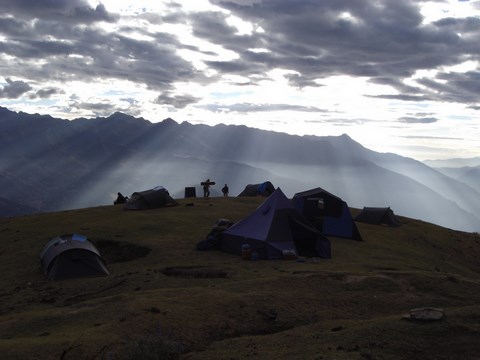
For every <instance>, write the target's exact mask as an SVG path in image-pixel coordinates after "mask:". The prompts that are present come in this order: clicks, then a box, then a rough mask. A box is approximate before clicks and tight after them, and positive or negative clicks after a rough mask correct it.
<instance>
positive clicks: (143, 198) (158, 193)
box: [123, 186, 178, 210]
mask: <svg viewBox="0 0 480 360" xmlns="http://www.w3.org/2000/svg"><path fill="white" fill-rule="evenodd" d="M176 205H178V203H177V202H176V201H175V200H174V199H173V198H172V197H171V196H170V194H169V193H168V191H167V190H166V189H165V188H164V187H163V186H157V187H155V188H153V189H150V190H145V191H139V192H134V193H133V194H132V196H131V197H130V198H129V199H128V201H127V202H126V203H125V205H124V206H123V208H124V209H125V210H146V209H157V208H161V207H166V206H176Z"/></svg>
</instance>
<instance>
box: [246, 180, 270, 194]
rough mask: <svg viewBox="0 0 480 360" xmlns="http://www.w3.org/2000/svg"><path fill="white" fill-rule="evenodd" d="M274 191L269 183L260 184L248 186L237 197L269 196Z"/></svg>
mask: <svg viewBox="0 0 480 360" xmlns="http://www.w3.org/2000/svg"><path fill="white" fill-rule="evenodd" d="M274 191H275V186H273V184H272V183H271V182H270V181H265V182H263V183H260V184H249V185H247V186H245V189H243V191H242V192H241V193H240V194H239V195H238V196H257V195H260V196H265V197H267V196H270V195H271V194H272V193H273V192H274Z"/></svg>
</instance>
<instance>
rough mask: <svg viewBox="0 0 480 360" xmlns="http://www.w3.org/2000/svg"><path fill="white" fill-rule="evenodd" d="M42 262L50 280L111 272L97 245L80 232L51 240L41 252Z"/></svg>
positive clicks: (104, 274)
mask: <svg viewBox="0 0 480 360" xmlns="http://www.w3.org/2000/svg"><path fill="white" fill-rule="evenodd" d="M40 262H41V264H42V266H43V269H44V272H45V275H47V277H48V278H49V279H50V280H64V279H70V278H78V277H92V276H106V275H108V274H109V273H108V270H107V268H106V267H105V263H104V261H103V259H102V257H101V255H100V252H99V251H98V250H97V248H96V247H95V245H93V244H92V243H91V242H90V241H89V240H88V239H87V238H86V237H85V236H83V235H79V234H68V235H61V236H57V237H55V238H54V239H52V240H50V241H49V242H48V243H47V245H46V246H45V248H44V249H43V251H42V252H41V253H40Z"/></svg>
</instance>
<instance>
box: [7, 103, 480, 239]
mask: <svg viewBox="0 0 480 360" xmlns="http://www.w3.org/2000/svg"><path fill="white" fill-rule="evenodd" d="M0 150H1V157H0V189H1V190H0V191H1V192H0V216H4V217H5V216H18V215H22V214H29V213H38V212H50V211H59V210H68V209H75V208H82V207H93V206H99V205H109V204H112V203H113V200H114V199H115V197H116V194H117V192H122V193H123V194H124V195H130V194H131V193H133V192H135V191H142V190H147V189H150V188H153V187H155V186H157V185H162V186H164V187H166V188H167V189H168V190H169V191H170V194H171V195H172V196H173V197H183V195H184V190H185V187H192V186H195V187H196V188H197V196H200V195H201V193H200V191H201V188H200V182H201V181H204V180H206V179H211V180H212V181H215V182H216V185H215V186H213V187H212V189H211V194H212V196H220V194H221V192H220V189H221V187H222V186H223V184H225V183H227V184H228V185H229V187H230V195H231V196H236V195H238V194H239V193H240V192H241V191H242V190H243V189H244V187H245V186H246V185H247V184H255V183H261V182H264V181H267V180H268V181H271V182H272V183H273V184H274V186H275V187H281V188H282V190H283V191H284V192H285V194H287V196H293V195H294V194H295V193H296V192H301V191H304V190H308V189H311V188H315V187H321V188H323V189H325V190H327V191H329V192H331V193H333V194H335V195H337V196H339V197H341V198H342V199H343V200H345V201H346V202H347V203H348V205H349V206H350V207H357V208H362V207H364V206H378V207H387V206H389V207H391V208H392V209H393V210H394V212H395V213H396V214H399V215H403V216H407V217H411V218H417V219H421V220H424V221H428V222H432V223H435V224H438V225H441V226H444V227H449V228H453V229H456V230H463V231H471V232H478V231H480V188H479V184H480V182H479V179H480V159H479V162H477V163H475V162H473V163H469V166H468V167H460V168H458V167H457V168H452V167H445V166H442V165H444V164H439V165H440V166H439V167H438V168H437V167H434V166H435V165H434V164H430V165H427V163H423V162H420V161H417V160H414V159H411V158H407V157H402V156H399V155H396V154H392V153H379V152H375V151H372V150H369V149H367V148H365V147H363V146H362V145H361V144H359V143H357V142H355V141H354V140H353V139H351V138H350V137H349V136H348V135H341V136H294V135H288V134H284V133H278V132H272V131H264V130H258V129H254V128H249V127H246V126H234V125H229V126H227V125H216V126H207V125H193V124H190V123H188V122H182V123H177V122H176V121H174V120H172V119H165V120H163V121H161V122H155V123H153V122H150V121H148V120H145V119H143V118H135V117H132V116H129V115H126V114H122V113H114V114H112V115H111V116H109V117H106V118H105V117H98V118H92V119H86V118H79V119H75V120H65V119H58V118H53V117H51V116H48V115H38V114H27V113H23V112H13V111H10V110H8V109H6V108H2V107H0Z"/></svg>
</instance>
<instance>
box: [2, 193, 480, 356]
mask: <svg viewBox="0 0 480 360" xmlns="http://www.w3.org/2000/svg"><path fill="white" fill-rule="evenodd" d="M192 201H193V202H194V206H185V205H186V204H187V203H189V202H192ZM261 202H262V199H259V198H228V199H225V198H212V199H208V200H207V199H193V200H192V199H181V200H180V206H178V207H174V208H163V209H157V210H149V211H138V212H135V211H123V210H122V208H121V207H118V206H117V207H115V206H103V207H97V208H89V209H81V210H75V211H66V212H58V213H48V214H40V215H34V216H24V217H18V218H9V219H1V220H0V239H1V241H0V257H1V260H2V261H1V262H0V271H1V273H2V276H1V278H0V353H1V354H2V359H176V358H179V359H189V360H194V359H252V358H254V359H478V358H479V354H480V262H479V259H480V237H479V236H478V234H469V233H462V232H457V231H452V230H449V229H445V228H441V227H438V226H435V225H432V224H429V223H425V222H422V221H419V220H413V219H407V218H401V221H402V224H403V225H402V226H401V227H398V228H388V227H383V226H373V225H366V224H361V223H359V224H358V226H359V229H360V232H361V233H362V236H363V238H364V240H365V241H364V242H357V241H352V240H346V239H340V238H330V240H331V242H332V259H329V260H325V259H306V261H305V262H297V261H294V260H293V261H292V260H289V261H287V260H278V261H267V260H263V261H255V262H252V261H245V260H242V259H241V258H240V257H237V256H233V255H230V254H226V253H222V252H216V251H205V252H201V251H197V250H195V245H196V243H197V242H198V241H199V240H202V239H204V238H205V235H206V234H207V233H208V232H209V230H210V228H211V226H212V225H213V224H214V223H215V221H216V220H217V219H219V218H228V219H231V220H239V219H241V218H243V217H244V216H246V215H247V214H249V213H250V212H251V211H252V210H254V209H255V208H256V207H257V206H258V205H259V204H260V203H261ZM352 211H355V210H352ZM64 233H80V234H83V235H86V236H87V237H89V239H91V240H92V241H93V242H95V243H97V244H99V247H101V249H103V251H102V253H103V254H104V256H105V257H106V258H107V260H108V261H109V264H108V269H109V271H110V276H108V277H101V278H89V279H76V280H68V281H60V282H51V281H48V280H46V278H45V276H44V275H43V273H42V269H41V268H40V266H39V258H38V255H39V253H40V251H41V250H42V249H43V247H44V245H45V244H46V242H47V241H48V240H49V239H50V238H52V237H54V236H57V235H61V234H64ZM100 245H101V246H100ZM146 248H148V249H150V251H149V252H148V253H147V251H144V250H145V249H146ZM145 255H146V256H145ZM142 256H143V257H142ZM166 268H170V269H173V270H174V271H173V272H171V273H170V274H169V275H170V276H167V275H165V269H166ZM171 275H174V276H171ZM424 306H434V307H440V308H443V309H444V310H445V314H446V316H445V318H444V319H442V320H441V321H437V322H412V321H407V320H404V319H402V315H403V314H404V313H406V312H408V311H409V310H410V309H412V308H416V307H424Z"/></svg>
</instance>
